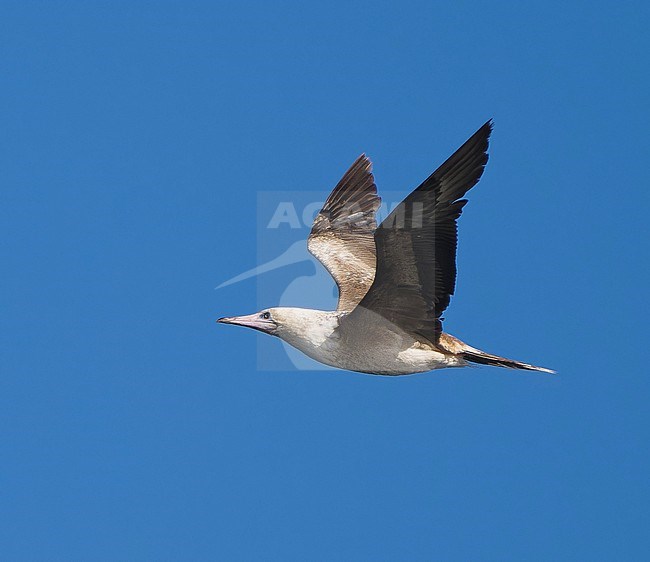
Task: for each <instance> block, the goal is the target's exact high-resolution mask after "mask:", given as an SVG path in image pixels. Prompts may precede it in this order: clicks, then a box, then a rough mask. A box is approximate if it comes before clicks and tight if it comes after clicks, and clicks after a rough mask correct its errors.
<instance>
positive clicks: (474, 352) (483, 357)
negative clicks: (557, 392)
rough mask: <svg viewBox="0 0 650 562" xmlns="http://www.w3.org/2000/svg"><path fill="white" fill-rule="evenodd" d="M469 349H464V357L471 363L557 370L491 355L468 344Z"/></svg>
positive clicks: (536, 369) (511, 367)
mask: <svg viewBox="0 0 650 562" xmlns="http://www.w3.org/2000/svg"><path fill="white" fill-rule="evenodd" d="M467 347H468V348H469V350H468V351H463V354H462V355H463V359H465V360H466V361H470V362H471V363H478V364H479V365H493V366H495V367H507V368H508V369H524V370H526V371H541V372H542V373H551V374H553V375H554V374H555V371H553V370H551V369H547V368H545V367H537V366H536V365H531V364H529V363H522V362H521V361H515V360H514V359H506V358H505V357H499V356H498V355H491V354H489V353H485V352H484V351H481V350H480V349H475V348H473V347H470V346H467Z"/></svg>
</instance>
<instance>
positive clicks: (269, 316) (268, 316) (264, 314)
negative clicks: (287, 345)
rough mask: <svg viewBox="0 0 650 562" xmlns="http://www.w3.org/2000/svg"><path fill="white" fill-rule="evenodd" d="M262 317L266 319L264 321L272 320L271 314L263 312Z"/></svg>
mask: <svg viewBox="0 0 650 562" xmlns="http://www.w3.org/2000/svg"><path fill="white" fill-rule="evenodd" d="M260 317H261V318H264V320H268V319H269V318H271V313H270V312H262V314H260Z"/></svg>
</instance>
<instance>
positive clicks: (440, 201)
mask: <svg viewBox="0 0 650 562" xmlns="http://www.w3.org/2000/svg"><path fill="white" fill-rule="evenodd" d="M491 132H492V120H490V121H488V122H487V123H485V124H484V125H483V126H482V127H481V128H480V129H479V130H478V131H476V133H474V134H473V135H472V136H471V137H470V138H469V139H468V140H467V141H466V142H465V143H464V144H463V145H462V146H461V147H460V148H459V149H458V150H457V151H456V152H455V153H454V154H453V155H452V156H451V157H450V158H448V159H447V161H446V162H444V164H442V165H441V166H440V167H439V168H438V169H437V170H436V171H435V172H434V173H433V174H431V175H430V176H429V177H428V178H427V179H426V180H424V182H422V184H421V185H420V186H419V187H418V188H417V189H415V190H414V191H413V192H412V193H411V194H410V195H409V196H408V197H407V198H406V199H404V201H402V202H401V203H400V204H399V205H398V206H397V207H395V209H393V211H392V212H391V213H390V214H389V215H388V216H387V217H386V218H385V219H384V221H383V222H382V223H381V224H380V225H379V226H377V222H376V212H377V209H378V208H379V205H380V202H381V199H380V198H379V196H378V195H377V187H376V185H375V180H374V177H373V174H372V164H371V162H370V160H369V159H368V158H367V157H366V155H365V154H362V155H361V156H359V158H357V160H356V161H355V162H354V164H352V166H351V167H350V169H349V170H348V171H347V172H346V173H345V175H344V176H343V178H342V179H341V181H340V182H339V183H338V184H337V185H336V187H335V188H334V190H333V191H332V193H331V194H330V196H329V197H328V198H327V201H326V202H325V204H324V206H323V208H322V209H321V211H320V212H319V213H318V214H317V215H316V217H315V219H314V223H313V226H312V229H311V233H310V235H309V238H308V242H307V247H308V249H309V251H310V252H311V253H312V254H313V255H314V256H315V257H316V258H317V259H318V260H319V261H320V262H321V263H322V264H323V265H324V266H325V268H326V269H327V270H328V271H329V273H330V274H331V275H332V277H333V278H334V280H335V281H336V284H337V286H338V289H339V297H338V305H337V307H336V310H334V311H323V310H312V309H306V308H289V307H276V308H268V309H264V310H261V311H260V312H256V313H255V314H251V315H247V316H233V317H225V318H220V319H219V320H218V322H221V323H224V324H236V325H239V326H246V327H248V328H253V329H255V330H259V331H261V332H265V333H267V334H271V335H274V336H277V337H279V338H281V339H283V340H284V341H286V342H287V343H289V344H290V345H292V346H294V347H296V348H297V349H299V350H300V351H302V352H303V353H305V354H306V355H308V356H309V357H311V358H312V359H315V360H316V361H319V362H321V363H324V364H326V365H330V366H332V367H336V368H339V369H346V370H349V371H358V372H361V373H369V374H376V375H408V374H412V373H421V372H425V371H431V370H433V369H441V368H445V367H465V366H468V365H471V364H481V365H494V366H498V367H509V368H512V369H524V370H528V371H543V372H546V373H553V372H554V371H552V370H550V369H546V368H544V367H537V366H535V365H531V364H529V363H523V362H521V361H515V360H514V359H507V358H505V357H500V356H498V355H492V354H491V353H486V352H484V351H481V350H480V349H477V348H475V347H472V346H470V345H467V344H466V343H464V342H462V341H461V340H459V339H458V338H455V337H454V336H452V335H450V334H447V333H445V332H443V331H442V313H443V312H444V310H445V309H446V308H447V306H448V305H449V302H450V299H451V296H452V295H453V294H454V289H455V284H456V247H457V241H458V228H457V220H458V217H460V215H461V213H462V210H463V207H464V206H465V204H466V203H467V200H466V199H464V197H465V194H466V193H467V192H468V191H469V190H470V189H471V188H472V187H474V186H475V185H476V184H477V183H478V181H479V179H480V178H481V175H482V174H483V169H484V168H485V165H486V164H487V161H488V154H487V149H488V142H489V138H490V133H491Z"/></svg>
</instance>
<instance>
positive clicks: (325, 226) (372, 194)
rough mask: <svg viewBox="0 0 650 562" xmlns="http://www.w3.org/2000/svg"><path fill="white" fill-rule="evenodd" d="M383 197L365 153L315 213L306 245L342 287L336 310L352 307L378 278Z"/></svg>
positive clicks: (350, 308) (346, 309)
mask: <svg viewBox="0 0 650 562" xmlns="http://www.w3.org/2000/svg"><path fill="white" fill-rule="evenodd" d="M380 202H381V199H380V198H379V197H378V196H377V187H376V186H375V179H374V177H373V175H372V163H371V162H370V160H369V159H368V158H367V157H366V155H365V154H362V155H361V156H359V158H357V160H356V161H355V162H354V164H352V166H351V167H350V169H349V170H348V171H347V172H346V173H345V175H344V176H343V178H342V179H341V181H340V182H339V183H338V184H337V185H336V187H335V188H334V190H333V191H332V193H331V194H330V196H329V197H328V198H327V201H325V205H323V208H322V209H321V210H320V212H319V213H318V214H317V215H316V218H315V219H314V225H313V226H312V229H311V233H310V235H309V240H308V242H307V247H308V248H309V251H310V252H311V253H312V254H313V255H314V256H315V257H316V258H318V259H319V260H320V262H321V263H322V264H323V265H324V266H325V267H326V268H327V271H329V272H330V274H331V275H332V277H333V278H334V281H336V284H337V285H338V288H339V302H338V306H337V310H339V311H346V312H347V311H350V310H352V309H353V308H354V307H355V306H356V305H357V304H358V303H359V301H360V300H361V299H362V298H363V296H364V295H365V294H366V292H367V291H368V288H369V287H370V285H371V284H372V281H373V279H374V277H375V262H376V260H375V239H374V237H373V233H374V231H375V229H376V228H377V221H376V220H375V212H376V211H377V209H378V208H379V204H380Z"/></svg>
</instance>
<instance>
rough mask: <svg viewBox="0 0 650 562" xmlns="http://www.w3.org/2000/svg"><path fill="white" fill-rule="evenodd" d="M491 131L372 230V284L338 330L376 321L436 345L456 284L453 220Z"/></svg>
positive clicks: (488, 126)
mask: <svg viewBox="0 0 650 562" xmlns="http://www.w3.org/2000/svg"><path fill="white" fill-rule="evenodd" d="M491 131H492V122H491V121H488V122H487V123H485V125H483V126H482V127H481V128H480V129H479V130H478V131H477V132H476V133H474V135H472V137H471V138H470V139H469V140H468V141H467V142H466V143H465V144H463V146H461V147H460V148H459V149H458V150H457V151H456V152H455V153H454V154H453V155H452V156H451V157H450V158H449V159H448V160H447V161H446V162H445V163H444V164H443V165H442V166H440V168H438V169H437V170H436V171H435V172H434V173H433V174H432V175H431V176H429V177H428V178H427V179H426V180H425V181H424V182H423V183H422V185H420V186H419V187H418V188H417V189H416V190H415V191H413V193H411V194H410V195H409V196H408V197H407V198H406V199H405V200H404V201H402V203H400V204H399V205H398V206H397V207H396V208H395V209H394V210H393V212H391V214H390V215H388V217H386V219H385V220H384V221H383V222H382V224H381V225H380V226H379V228H377V230H376V232H375V243H376V247H377V272H376V275H375V279H374V282H373V284H372V286H371V287H370V289H369V290H368V292H367V293H366V295H365V296H364V298H363V299H362V300H361V302H360V303H359V305H358V306H357V307H356V308H355V309H354V310H353V311H352V312H351V313H350V314H349V315H348V316H347V317H346V318H344V319H343V320H342V322H341V329H343V330H345V328H346V326H345V324H348V326H347V328H348V329H352V330H358V329H359V328H360V326H361V325H362V324H364V322H366V323H367V321H368V319H370V318H375V319H378V318H381V321H382V322H383V321H387V324H388V325H392V326H394V328H395V329H396V330H397V331H399V332H403V333H406V334H410V335H412V336H416V337H418V336H419V337H420V338H422V337H423V338H425V339H427V340H429V341H430V342H432V343H434V344H435V343H436V342H437V339H438V337H439V335H440V333H441V331H442V324H441V321H440V316H441V314H442V312H443V311H444V310H445V309H446V308H447V306H448V305H449V300H450V297H451V295H453V294H454V288H455V283H456V245H457V238H458V237H457V226H456V220H457V219H458V217H459V216H460V214H461V212H462V209H463V207H464V205H465V204H466V203H467V201H466V200H465V199H461V198H462V197H463V196H464V195H465V193H467V191H469V190H470V189H471V188H472V187H473V186H474V185H476V183H477V182H478V181H479V179H480V178H481V175H482V174H483V168H484V167H485V165H486V164H487V161H488V155H487V148H488V139H489V137H490V133H491ZM375 323H376V322H375Z"/></svg>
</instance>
